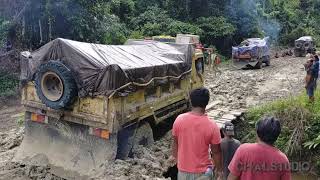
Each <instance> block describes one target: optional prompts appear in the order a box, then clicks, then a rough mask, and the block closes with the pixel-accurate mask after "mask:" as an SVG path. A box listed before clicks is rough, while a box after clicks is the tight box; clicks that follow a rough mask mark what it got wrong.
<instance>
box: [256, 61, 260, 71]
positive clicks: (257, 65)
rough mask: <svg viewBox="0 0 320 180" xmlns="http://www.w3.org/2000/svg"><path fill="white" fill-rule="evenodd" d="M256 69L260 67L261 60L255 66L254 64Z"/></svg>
mask: <svg viewBox="0 0 320 180" xmlns="http://www.w3.org/2000/svg"><path fill="white" fill-rule="evenodd" d="M255 68H256V69H261V68H262V61H259V62H258V63H257V64H256V66H255Z"/></svg>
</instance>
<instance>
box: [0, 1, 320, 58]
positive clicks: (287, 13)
mask: <svg viewBox="0 0 320 180" xmlns="http://www.w3.org/2000/svg"><path fill="white" fill-rule="evenodd" d="M13 4H14V3H12V4H11V3H9V4H4V5H3V6H6V7H4V8H2V9H3V11H2V13H1V15H3V17H5V18H6V19H10V18H11V17H12V16H13V14H17V13H16V12H20V11H21V14H20V16H18V17H15V21H14V22H11V21H10V22H9V21H7V20H4V18H0V41H1V40H3V39H5V38H7V36H9V38H8V39H10V40H12V41H13V42H19V43H21V47H22V48H31V49H36V48H38V47H40V46H41V45H43V44H45V43H46V42H48V41H50V40H52V39H55V38H57V37H62V38H69V39H74V40H79V41H86V42H98V43H108V44H121V43H123V42H124V41H125V40H126V39H127V38H131V37H139V38H142V37H145V36H154V35H171V36H175V35H176V34H177V33H190V34H198V35H200V37H201V41H202V43H203V44H208V45H214V46H216V47H217V49H218V50H219V51H220V52H221V53H222V54H224V55H225V56H230V51H231V50H230V49H231V46H232V45H236V44H239V43H240V42H242V41H243V40H244V39H246V38H250V37H263V36H270V37H271V40H272V42H276V43H280V44H282V45H291V46H292V45H293V43H294V40H295V39H297V38H299V37H300V36H304V35H311V36H313V37H314V38H315V40H316V42H317V44H318V45H320V28H319V27H318V25H319V24H320V14H319V12H318V9H319V8H320V1H318V0H307V1H306V0H225V1H221V0H211V1H208V0H197V1H191V0H109V1H107V0H92V1H87V0H55V1H53V0H44V1H39V0H27V1H26V3H18V4H15V5H13ZM24 5H26V8H25V9H24V10H23V6H24ZM11 6H12V7H11ZM13 7H14V8H17V9H11V10H9V9H10V8H13ZM13 12H15V13H13ZM1 17H2V16H1ZM11 20H12V19H11ZM137 32H139V33H137ZM14 45H15V46H18V45H16V44H14Z"/></svg>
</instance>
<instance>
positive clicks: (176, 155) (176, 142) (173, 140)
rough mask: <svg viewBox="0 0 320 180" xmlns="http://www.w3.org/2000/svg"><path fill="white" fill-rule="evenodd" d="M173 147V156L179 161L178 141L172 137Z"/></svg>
mask: <svg viewBox="0 0 320 180" xmlns="http://www.w3.org/2000/svg"><path fill="white" fill-rule="evenodd" d="M171 147H172V156H173V157H174V158H175V159H178V139H177V137H175V136H173V137H172V144H171Z"/></svg>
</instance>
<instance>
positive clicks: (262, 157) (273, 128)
mask: <svg viewBox="0 0 320 180" xmlns="http://www.w3.org/2000/svg"><path fill="white" fill-rule="evenodd" d="M280 132H281V126H280V122H279V120H277V119H276V118H274V117H266V118H263V119H261V120H259V121H258V122H257V124H256V133H257V143H253V144H249V143H247V144H243V145H241V146H240V147H239V148H238V149H237V151H236V153H235V155H234V157H233V159H232V161H231V163H230V165H229V170H230V174H229V177H228V180H237V179H240V180H253V179H259V180H271V179H277V180H290V179H291V171H290V164H289V160H288V158H287V156H286V155H285V154H284V153H282V152H281V151H280V150H279V149H277V148H276V147H274V143H275V142H276V140H277V139H278V137H279V135H280Z"/></svg>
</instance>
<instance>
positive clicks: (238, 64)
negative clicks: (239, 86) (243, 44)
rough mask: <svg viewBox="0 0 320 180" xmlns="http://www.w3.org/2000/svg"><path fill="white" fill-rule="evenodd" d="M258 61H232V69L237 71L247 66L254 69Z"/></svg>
mask: <svg viewBox="0 0 320 180" xmlns="http://www.w3.org/2000/svg"><path fill="white" fill-rule="evenodd" d="M258 62H259V61H253V62H246V61H233V63H232V64H233V67H235V68H237V69H243V68H246V67H248V66H251V67H255V66H256V65H257V64H258Z"/></svg>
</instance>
